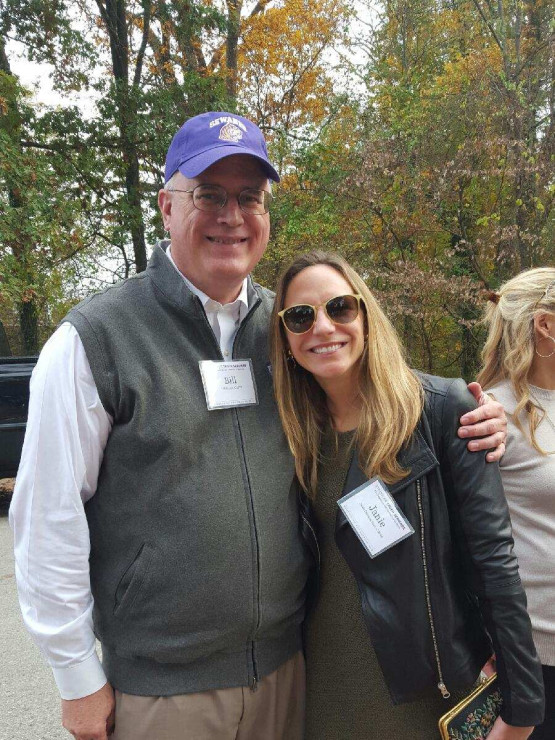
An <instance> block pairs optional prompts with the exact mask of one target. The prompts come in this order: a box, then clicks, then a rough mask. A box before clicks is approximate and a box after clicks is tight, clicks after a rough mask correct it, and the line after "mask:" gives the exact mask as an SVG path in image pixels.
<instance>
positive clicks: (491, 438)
mask: <svg viewBox="0 0 555 740" xmlns="http://www.w3.org/2000/svg"><path fill="white" fill-rule="evenodd" d="M468 390H469V391H470V392H471V393H472V395H473V396H474V398H475V399H476V401H477V402H478V403H479V404H480V405H479V406H478V408H477V409H474V411H469V412H468V414H465V415H464V416H461V420H460V421H461V424H462V426H460V427H459V431H458V434H459V437H479V438H480V439H473V440H472V442H469V443H468V449H469V450H470V452H477V451H478V450H491V452H488V454H487V455H486V460H487V461H488V462H496V461H497V460H501V458H502V457H503V454H504V453H505V440H506V439H507V417H506V416H505V409H504V408H503V406H502V405H501V404H500V403H498V402H497V401H494V400H493V399H492V398H490V397H489V396H488V395H486V394H485V393H484V392H483V391H482V387H481V386H480V384H479V383H470V384H469V385H468Z"/></svg>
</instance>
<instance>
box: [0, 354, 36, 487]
mask: <svg viewBox="0 0 555 740" xmlns="http://www.w3.org/2000/svg"><path fill="white" fill-rule="evenodd" d="M36 362H37V358H36V357H5V358H0V478H13V477H14V476H15V474H16V473H17V466H18V465H19V459H20V457H21V448H22V446H23V437H24V436H25V426H26V423H27V407H28V405H29V381H30V379H31V373H32V372H33V368H34V367H35V364H36Z"/></svg>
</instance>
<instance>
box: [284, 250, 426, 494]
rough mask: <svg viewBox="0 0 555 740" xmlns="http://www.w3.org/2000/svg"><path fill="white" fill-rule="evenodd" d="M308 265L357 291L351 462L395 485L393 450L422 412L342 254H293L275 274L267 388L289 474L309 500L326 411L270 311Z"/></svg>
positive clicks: (378, 312)
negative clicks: (359, 334) (358, 348)
mask: <svg viewBox="0 0 555 740" xmlns="http://www.w3.org/2000/svg"><path fill="white" fill-rule="evenodd" d="M315 265H328V266H329V267H331V268H333V269H334V270H337V272H338V273H339V274H340V275H341V276H342V277H343V278H344V279H345V280H346V281H347V282H348V283H349V284H350V285H351V287H352V289H353V291H354V292H355V293H358V294H360V295H361V296H362V308H363V311H364V321H365V326H366V332H367V339H366V341H365V345H364V350H363V353H362V355H361V358H360V360H359V368H358V370H359V372H358V375H359V378H358V382H359V388H360V400H361V405H362V413H361V415H360V421H359V424H358V427H357V430H356V433H355V436H354V440H353V444H354V445H355V446H356V449H357V452H358V458H359V464H360V466H361V468H362V469H363V470H364V472H365V473H366V475H367V476H368V477H369V478H370V477H372V476H374V475H379V476H380V477H381V478H382V479H383V480H384V481H385V482H386V483H395V482H397V481H399V480H401V478H403V477H405V476H406V475H407V474H408V472H409V471H407V470H404V469H403V468H402V467H401V466H400V465H399V463H398V462H397V455H398V453H399V451H400V450H401V448H402V447H403V445H404V444H405V443H406V442H407V441H408V440H409V439H410V437H411V435H412V433H413V432H414V429H415V427H416V425H417V423H418V420H419V418H420V415H421V413H422V407H423V393H422V386H421V384H420V381H419V380H418V378H417V377H416V376H415V375H414V373H413V372H412V371H411V370H410V368H409V367H408V365H407V364H406V362H405V359H404V356H403V350H402V348H401V344H400V341H399V338H398V337H397V334H396V332H395V329H394V328H393V326H392V325H391V323H390V322H389V320H388V319H387V317H386V315H385V314H384V312H383V311H382V309H381V308H380V306H379V304H378V303H377V301H376V299H375V298H374V296H373V295H372V293H371V292H370V290H369V289H368V287H367V286H366V284H365V282H364V280H362V278H361V277H360V276H359V275H358V274H357V273H356V272H355V271H354V270H353V268H352V267H350V265H349V264H348V263H347V262H346V261H345V260H344V259H343V258H342V257H340V256H339V255H336V254H330V253H327V252H321V251H314V252H310V253H309V254H306V255H303V256H302V257H298V258H297V259H295V260H294V261H293V263H292V264H291V265H289V267H288V268H287V269H286V270H285V271H284V272H283V273H282V275H281V277H280V279H279V282H278V286H277V290H276V300H275V305H274V310H273V313H272V319H271V329H270V337H271V360H272V373H273V379H274V388H275V393H276V400H277V405H278V409H279V414H280V417H281V421H282V424H283V428H284V430H285V434H286V436H287V439H288V441H289V447H290V448H291V452H292V453H293V456H294V458H295V469H296V473H297V477H298V479H299V481H300V483H301V485H302V487H303V488H304V490H305V491H307V493H308V494H309V496H311V497H314V496H315V494H316V489H317V485H318V459H319V448H320V440H321V435H322V431H323V429H324V428H325V426H326V425H327V424H328V423H329V420H330V415H329V412H328V408H327V404H326V396H325V393H324V391H323V390H322V388H321V387H320V386H319V385H318V383H317V382H316V380H315V379H314V377H313V376H312V374H311V373H309V372H307V371H306V370H305V369H304V368H302V367H301V366H300V365H297V364H296V363H292V362H291V361H289V360H288V348H289V345H288V342H287V336H286V332H285V329H284V327H283V324H282V322H281V320H280V318H279V316H278V311H281V310H282V309H283V308H285V306H284V300H285V295H286V293H287V289H288V287H289V285H290V283H291V281H292V280H293V278H294V277H295V276H296V275H298V274H299V273H300V272H302V271H303V270H304V269H306V268H307V267H312V266H315Z"/></svg>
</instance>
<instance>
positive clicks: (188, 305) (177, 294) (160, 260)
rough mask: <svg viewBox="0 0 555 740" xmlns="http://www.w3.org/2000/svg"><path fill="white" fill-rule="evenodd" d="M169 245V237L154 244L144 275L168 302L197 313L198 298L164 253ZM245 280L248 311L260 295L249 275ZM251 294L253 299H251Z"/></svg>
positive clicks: (257, 301)
mask: <svg viewBox="0 0 555 740" xmlns="http://www.w3.org/2000/svg"><path fill="white" fill-rule="evenodd" d="M169 245H170V240H169V239H162V240H160V241H159V242H157V243H156V244H155V246H154V249H153V250H152V254H151V256H150V259H149V261H148V265H147V268H146V275H147V276H148V277H149V278H150V279H151V280H152V282H153V283H154V284H155V285H156V287H157V288H158V290H159V291H160V293H162V294H163V296H164V297H165V299H166V301H167V302H168V303H171V304H173V305H174V306H177V307H178V308H180V309H181V310H182V311H185V313H188V314H195V315H196V314H198V307H199V299H198V298H197V296H196V295H195V294H194V293H193V292H192V290H191V289H190V288H189V287H188V285H187V283H186V282H185V280H183V277H182V275H181V274H180V273H179V272H178V270H176V269H175V267H174V266H173V265H172V264H171V262H170V261H169V259H168V257H167V255H166V254H165V251H166V249H167V248H168V246H169ZM247 281H248V282H247V295H248V296H249V312H250V311H251V310H252V308H253V307H254V306H256V305H258V303H259V302H260V298H261V295H260V293H259V291H258V290H257V286H256V285H255V284H254V283H253V280H252V278H251V276H250V275H249V276H248V277H247ZM253 296H254V299H252V297H253Z"/></svg>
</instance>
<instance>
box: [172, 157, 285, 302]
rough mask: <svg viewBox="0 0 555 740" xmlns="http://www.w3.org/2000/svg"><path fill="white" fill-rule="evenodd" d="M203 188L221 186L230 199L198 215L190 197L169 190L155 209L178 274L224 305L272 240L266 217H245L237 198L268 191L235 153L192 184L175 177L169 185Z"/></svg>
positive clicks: (250, 160)
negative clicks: (247, 191) (167, 236)
mask: <svg viewBox="0 0 555 740" xmlns="http://www.w3.org/2000/svg"><path fill="white" fill-rule="evenodd" d="M201 184H203V185H204V184H206V185H221V187H223V188H225V190H226V191H227V193H228V199H227V203H226V204H225V206H224V207H223V208H222V209H221V210H220V211H216V212H215V213H207V212H206V211H199V210H198V209H197V208H195V206H194V205H193V198H192V195H190V194H186V193H172V192H169V191H167V190H161V191H160V193H159V194H158V205H159V206H160V211H161V212H162V218H163V221H164V228H166V229H167V230H168V231H169V232H170V238H171V251H172V257H173V259H174V262H175V263H176V265H177V267H178V268H179V270H180V271H181V272H182V273H183V274H184V275H185V276H186V277H187V278H189V280H190V281H191V282H192V283H193V285H195V286H196V287H197V288H199V289H200V290H202V291H203V292H204V293H206V294H207V295H209V296H210V298H213V299H214V300H217V301H220V302H221V303H228V302H230V301H233V300H235V298H236V297H237V295H238V294H239V291H240V288H241V283H242V281H243V279H244V278H245V277H246V276H247V275H248V274H249V273H250V272H251V270H252V269H253V267H254V266H255V265H256V264H257V262H258V261H259V260H260V258H261V257H262V255H263V253H264V250H265V249H266V245H267V244H268V239H269V236H270V217H269V215H268V214H267V213H266V214H264V215H263V216H256V215H249V214H247V213H244V212H243V211H242V210H241V209H240V208H239V204H238V202H237V196H238V195H239V193H240V192H241V191H242V190H245V189H246V188H256V189H257V190H269V189H270V185H269V182H268V178H267V176H266V174H265V173H264V170H263V169H262V166H261V165H260V164H259V162H258V160H256V159H255V158H254V157H251V156H249V155H247V154H234V155H232V156H230V157H225V158H224V159H220V160H219V161H218V162H216V163H215V164H213V165H212V166H211V167H208V169H206V170H204V172H202V173H201V174H200V175H199V176H198V177H195V178H194V179H192V180H190V179H188V178H186V177H184V176H183V175H182V174H181V173H178V174H177V176H176V177H174V178H173V179H172V183H171V186H170V187H172V188H178V189H179V190H192V189H193V188H194V187H195V186H196V185H201Z"/></svg>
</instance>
